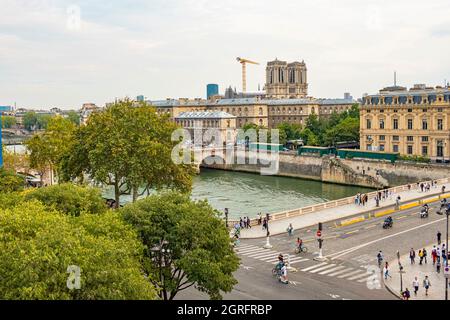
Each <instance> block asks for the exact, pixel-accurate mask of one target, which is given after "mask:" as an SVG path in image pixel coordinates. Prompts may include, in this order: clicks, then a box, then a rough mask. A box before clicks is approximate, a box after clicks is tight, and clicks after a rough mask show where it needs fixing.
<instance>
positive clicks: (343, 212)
mask: <svg viewBox="0 0 450 320" xmlns="http://www.w3.org/2000/svg"><path fill="white" fill-rule="evenodd" d="M444 185H445V190H446V192H448V191H449V190H450V184H449V183H447V184H444ZM441 188H442V184H437V186H436V187H431V189H430V191H428V192H421V191H420V189H417V187H416V184H411V190H406V191H402V192H399V193H394V194H393V195H392V196H391V198H390V199H389V198H388V199H386V200H384V201H380V206H379V207H378V208H377V207H376V203H375V200H374V199H370V200H369V201H368V203H367V204H366V205H365V206H360V205H357V204H354V203H353V204H348V205H343V206H340V207H337V208H330V209H324V210H321V211H317V212H311V213H308V214H304V215H301V216H297V217H292V218H286V219H282V220H275V221H269V231H270V235H277V234H282V233H285V232H287V231H286V229H287V227H288V226H289V224H290V223H292V226H293V227H294V230H296V229H301V228H305V227H310V226H316V225H317V224H318V223H319V222H328V221H333V220H338V219H345V218H348V217H351V216H354V215H357V214H364V213H367V212H370V211H373V210H377V211H381V210H383V209H387V208H388V207H389V206H392V205H395V199H396V198H397V196H398V195H400V197H401V201H400V204H404V203H406V202H409V201H413V200H418V199H420V198H423V197H432V196H438V195H440V194H442V193H441ZM447 195H448V193H447ZM363 220H364V219H363ZM325 232H326V231H325ZM263 237H266V231H265V230H263V229H262V226H260V225H256V226H252V228H250V229H242V230H241V238H242V239H249V238H263Z"/></svg>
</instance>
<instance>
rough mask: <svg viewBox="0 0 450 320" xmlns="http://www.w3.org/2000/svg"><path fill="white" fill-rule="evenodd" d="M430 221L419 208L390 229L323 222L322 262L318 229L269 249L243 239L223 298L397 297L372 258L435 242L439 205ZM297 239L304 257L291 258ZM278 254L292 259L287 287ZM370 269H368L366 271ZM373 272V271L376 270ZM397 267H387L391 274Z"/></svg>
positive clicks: (192, 294)
mask: <svg viewBox="0 0 450 320" xmlns="http://www.w3.org/2000/svg"><path fill="white" fill-rule="evenodd" d="M429 206H430V209H431V210H430V215H429V217H428V218H425V219H421V218H420V217H419V211H420V208H419V207H415V208H411V209H407V210H402V211H399V212H396V213H394V214H392V217H393V218H394V225H393V228H391V229H387V230H385V229H383V228H382V224H383V221H384V219H385V217H380V218H373V219H370V220H366V221H364V222H360V223H356V224H354V225H350V226H347V227H337V228H336V227H335V226H334V225H335V224H334V222H329V223H324V225H323V226H324V228H323V232H322V234H323V239H324V243H323V255H324V256H325V257H327V258H328V259H327V261H326V262H320V261H315V260H313V259H314V257H316V256H317V254H318V243H317V240H316V238H315V232H316V228H317V227H311V228H305V229H301V230H296V231H295V232H294V235H293V236H290V237H289V236H288V235H287V233H286V234H282V235H278V236H274V237H271V239H270V242H271V244H272V245H273V248H272V249H263V248H262V247H263V245H264V244H265V243H266V240H265V239H248V240H242V241H241V244H240V245H239V247H238V249H237V253H238V255H239V257H240V258H241V267H240V268H239V270H238V271H236V273H235V277H236V279H237V280H238V282H239V283H238V284H237V285H236V286H235V288H234V289H233V291H232V292H230V293H227V294H225V295H224V299H234V300H249V299H271V300H272V299H282V300H290V299H301V300H303V299H312V300H324V299H338V300H342V299H352V300H356V299H365V300H366V299H371V300H375V299H396V298H395V297H394V295H393V294H391V293H390V292H389V291H388V290H387V289H386V288H385V287H384V285H383V281H382V279H381V274H380V273H379V272H378V270H377V259H376V255H377V253H378V251H379V250H382V251H383V254H384V256H385V261H392V260H394V259H396V253H397V250H400V254H401V255H404V254H406V253H408V252H409V250H410V249H411V248H414V249H415V250H416V251H417V250H418V249H420V248H423V247H425V246H427V245H430V244H432V243H434V242H435V241H436V233H437V231H438V230H440V231H441V232H442V234H444V231H445V218H444V216H440V215H437V214H436V211H437V209H438V207H439V202H435V203H431V204H429ZM297 237H300V238H302V239H303V241H304V243H305V245H306V246H307V247H308V252H307V253H302V254H300V255H299V254H295V253H294V248H295V247H294V246H295V241H296V239H297ZM279 253H282V254H283V255H284V256H285V257H286V256H287V254H289V255H290V259H291V262H292V264H291V265H292V267H294V268H296V269H297V272H289V273H288V278H289V281H290V283H289V284H287V285H285V284H282V283H280V282H278V281H277V280H276V279H275V277H273V276H272V274H271V270H272V268H273V266H274V264H275V262H276V258H277V256H278V254H279ZM368 268H369V269H368ZM375 271H377V272H375ZM392 272H397V266H391V273H392ZM177 298H178V299H207V298H208V297H207V296H206V295H204V294H203V293H200V292H198V291H197V290H195V289H192V290H189V291H187V292H182V293H180V294H179V296H178V297H177Z"/></svg>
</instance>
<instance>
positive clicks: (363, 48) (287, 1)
mask: <svg viewBox="0 0 450 320" xmlns="http://www.w3.org/2000/svg"><path fill="white" fill-rule="evenodd" d="M0 1H1V4H0V6H1V10H2V19H0V46H1V48H2V50H0V85H1V87H2V90H1V91H0V103H1V104H12V103H14V102H15V101H16V102H17V103H18V105H20V106H25V107H52V106H60V107H63V108H79V107H80V106H81V104H82V103H84V102H86V101H92V102H95V103H97V104H99V105H103V104H104V103H105V102H108V101H111V100H114V98H115V97H121V96H125V95H128V96H135V95H138V94H144V95H145V96H147V97H149V98H153V99H158V98H166V97H175V98H176V97H198V96H204V94H205V92H204V91H205V85H206V84H207V83H210V82H213V83H218V84H219V85H220V89H221V91H222V92H223V90H224V89H225V87H226V86H228V85H232V86H233V87H234V86H235V87H237V88H238V89H239V88H240V85H241V74H240V70H241V69H240V65H239V64H238V63H237V62H236V61H235V58H236V57H237V56H242V57H247V58H251V59H254V60H256V61H259V62H260V63H261V65H260V66H251V67H249V68H248V75H247V77H248V79H247V83H248V88H249V90H256V88H257V86H258V84H261V86H262V85H263V82H264V79H265V74H264V72H265V63H266V61H268V60H272V59H274V58H275V57H278V58H279V59H283V60H287V61H293V60H303V59H304V60H305V62H306V63H307V66H308V70H309V71H308V72H309V73H308V79H309V82H310V94H311V95H313V96H317V97H340V96H342V95H343V92H346V91H349V92H351V93H352V94H353V96H355V97H359V96H361V95H362V93H364V92H369V93H373V92H376V91H377V90H378V89H379V88H380V87H382V86H385V85H388V84H390V83H391V82H392V73H393V71H394V70H396V71H397V74H398V79H399V82H401V84H402V85H412V84H413V83H416V82H429V84H430V85H435V84H439V83H441V82H442V80H441V79H443V78H445V77H447V78H448V77H449V76H448V73H449V71H450V62H448V59H447V58H446V53H448V52H449V50H450V42H449V41H448V40H447V38H448V37H449V36H450V31H449V30H450V29H448V25H449V22H450V8H449V6H448V5H447V3H446V1H444V0H437V1H433V2H432V3H424V2H423V1H419V0H411V1H406V0H399V1H395V2H393V1H386V0H383V1H367V2H366V1H364V2H362V1H356V0H342V1H331V0H318V1H296V0H292V1H291V0H278V1H276V2H274V1H268V0H247V1H237V0H229V1H209V0H208V1H207V0H151V1H144V0H130V1H126V2H125V1H119V0H110V1H101V0H98V1H87V0H82V1H69V0H67V1H66V0H59V1H57V0H29V1H22V0H15V1H13V0H0ZM74 17H75V18H76V19H74ZM78 18H79V19H78ZM77 19H78V20H77Z"/></svg>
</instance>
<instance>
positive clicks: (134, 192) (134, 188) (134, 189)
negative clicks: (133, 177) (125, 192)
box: [132, 187, 138, 202]
mask: <svg viewBox="0 0 450 320" xmlns="http://www.w3.org/2000/svg"><path fill="white" fill-rule="evenodd" d="M132 192H133V202H136V200H137V198H138V188H137V187H133V191H132Z"/></svg>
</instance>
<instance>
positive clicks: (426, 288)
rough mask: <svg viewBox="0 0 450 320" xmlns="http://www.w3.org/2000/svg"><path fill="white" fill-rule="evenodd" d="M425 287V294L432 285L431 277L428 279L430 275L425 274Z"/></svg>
mask: <svg viewBox="0 0 450 320" xmlns="http://www.w3.org/2000/svg"><path fill="white" fill-rule="evenodd" d="M423 287H424V288H425V295H426V296H427V295H428V290H429V289H430V287H431V282H430V279H428V276H425V279H423Z"/></svg>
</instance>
